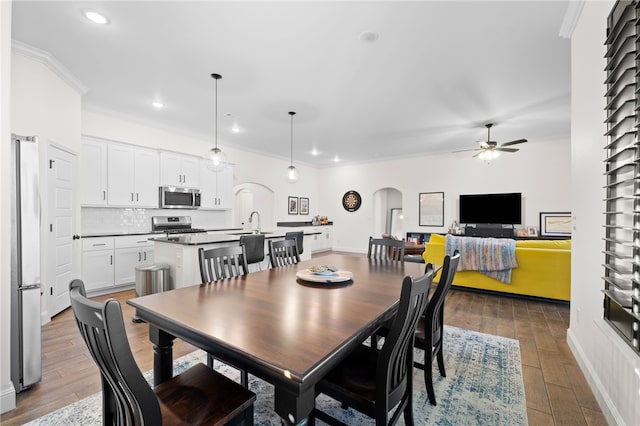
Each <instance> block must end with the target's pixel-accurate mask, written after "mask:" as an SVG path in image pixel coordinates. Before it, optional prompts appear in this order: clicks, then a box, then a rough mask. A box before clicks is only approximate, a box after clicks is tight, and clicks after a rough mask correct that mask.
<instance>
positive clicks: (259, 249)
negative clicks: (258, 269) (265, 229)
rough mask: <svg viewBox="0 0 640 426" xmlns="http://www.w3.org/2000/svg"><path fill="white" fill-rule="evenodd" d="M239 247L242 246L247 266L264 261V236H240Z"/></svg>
mask: <svg viewBox="0 0 640 426" xmlns="http://www.w3.org/2000/svg"><path fill="white" fill-rule="evenodd" d="M240 245H241V246H244V252H245V254H246V256H245V257H246V259H247V265H251V264H252V263H259V262H262V261H263V260H264V234H252V235H241V236H240Z"/></svg>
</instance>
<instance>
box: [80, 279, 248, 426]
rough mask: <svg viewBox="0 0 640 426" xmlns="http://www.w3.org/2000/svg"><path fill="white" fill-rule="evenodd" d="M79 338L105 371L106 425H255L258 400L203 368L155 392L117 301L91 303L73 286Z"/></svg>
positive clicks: (159, 386) (232, 382) (164, 384)
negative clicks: (131, 343)
mask: <svg viewBox="0 0 640 426" xmlns="http://www.w3.org/2000/svg"><path fill="white" fill-rule="evenodd" d="M69 296H70V298H71V307H72V310H73V314H74V316H75V319H76V322H77V324H78V328H79V329H80V334H81V335H82V337H83V339H84V341H85V343H86V344H87V347H88V348H89V352H90V353H91V356H92V357H93V359H94V361H95V362H96V364H97V365H98V368H99V369H100V373H101V374H100V377H101V380H102V410H103V424H105V425H111V424H112V425H177V424H179V425H199V424H212V425H222V424H246V425H249V424H251V425H252V424H253V402H254V401H255V399H256V395H255V394H254V393H253V392H251V391H249V390H248V389H245V388H243V387H242V386H240V385H239V384H237V383H235V382H234V381H233V380H230V379H228V378H227V377H225V376H224V375H222V374H220V373H217V372H215V371H213V370H211V369H209V368H207V367H205V366H204V365H203V364H201V363H198V364H196V365H194V366H193V367H191V368H189V369H188V370H186V371H185V372H183V373H181V374H179V375H177V376H175V377H173V378H172V379H170V380H168V381H166V382H164V383H162V384H160V385H158V386H156V387H155V388H153V389H152V388H151V387H150V386H149V384H148V383H147V381H146V380H145V378H144V376H143V375H142V372H141V371H140V369H139V368H138V365H137V364H136V361H135V359H134V357H133V354H132V352H131V347H130V346H129V341H128V340H127V334H126V330H125V326H124V321H123V318H122V308H121V307H120V303H119V302H118V301H117V300H115V299H108V300H107V301H105V302H104V303H97V302H94V301H92V300H89V299H87V297H86V291H85V288H84V283H83V282H82V281H81V280H78V279H76V280H73V281H71V283H70V284H69Z"/></svg>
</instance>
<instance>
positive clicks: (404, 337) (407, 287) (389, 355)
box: [376, 264, 433, 416]
mask: <svg viewBox="0 0 640 426" xmlns="http://www.w3.org/2000/svg"><path fill="white" fill-rule="evenodd" d="M432 280H433V266H432V265H431V264H428V265H427V267H426V272H425V274H424V275H422V276H421V277H418V278H416V279H412V278H411V277H408V276H407V277H405V278H404V280H403V281H402V291H401V293H400V303H399V306H398V312H397V313H396V316H395V319H394V321H393V323H392V325H391V329H390V330H389V334H388V335H387V337H386V338H385V342H384V346H383V347H382V349H381V351H380V358H379V362H378V365H377V368H378V371H377V377H378V378H379V380H380V378H384V383H380V382H378V383H377V386H376V393H377V397H376V401H378V402H380V401H386V403H387V404H388V405H387V406H386V407H385V406H382V405H383V404H377V405H376V411H378V412H379V413H380V415H381V416H382V413H387V412H388V411H389V409H390V408H393V407H394V406H395V405H396V404H397V403H399V402H400V401H401V400H402V398H403V396H404V395H405V394H406V390H407V388H409V389H411V386H412V381H411V377H412V374H411V373H412V372H413V367H412V366H413V336H414V333H415V329H416V325H417V324H418V321H419V319H420V316H421V315H422V313H423V312H424V310H425V308H426V306H427V304H428V302H429V290H430V289H431V283H432ZM378 405H380V406H378Z"/></svg>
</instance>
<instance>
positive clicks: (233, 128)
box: [231, 124, 240, 133]
mask: <svg viewBox="0 0 640 426" xmlns="http://www.w3.org/2000/svg"><path fill="white" fill-rule="evenodd" d="M231 131H232V132H233V133H240V127H238V125H237V124H235V125H234V126H233V127H232V128H231Z"/></svg>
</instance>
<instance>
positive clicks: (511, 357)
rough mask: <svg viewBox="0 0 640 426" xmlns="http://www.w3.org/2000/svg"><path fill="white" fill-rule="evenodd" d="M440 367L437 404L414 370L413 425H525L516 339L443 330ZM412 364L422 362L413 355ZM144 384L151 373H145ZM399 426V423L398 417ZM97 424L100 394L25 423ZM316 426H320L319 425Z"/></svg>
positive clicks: (265, 418) (336, 411)
mask: <svg viewBox="0 0 640 426" xmlns="http://www.w3.org/2000/svg"><path fill="white" fill-rule="evenodd" d="M444 342H445V349H444V352H445V368H446V371H447V377H440V374H439V373H438V367H437V365H435V363H434V389H435V394H436V398H437V402H438V405H437V406H435V407H434V406H432V405H430V404H429V400H428V398H427V392H426V390H425V385H424V373H423V372H422V371H421V370H417V369H414V378H415V379H414V385H413V389H414V400H413V402H414V418H415V423H416V424H417V425H510V426H515V425H526V424H527V409H526V401H525V394H524V385H523V382H522V369H521V362H520V346H519V343H518V341H517V340H513V339H507V338H503V337H498V336H492V335H488V334H482V333H476V332H473V331H468V330H463V329H460V328H456V327H449V326H446V327H445V338H444ZM415 356H416V360H422V359H423V358H424V355H423V352H422V351H416V352H415ZM197 362H204V363H206V355H205V353H204V352H202V351H195V352H193V353H191V354H189V355H185V356H183V357H181V358H179V359H177V360H176V361H175V364H174V372H175V373H176V374H178V373H179V372H181V371H184V370H185V369H187V368H189V366H191V365H193V364H194V363H197ZM216 370H218V371H219V372H221V373H223V374H225V375H227V376H229V377H231V378H232V379H234V380H238V379H239V374H238V372H237V370H235V369H233V368H230V367H228V366H226V365H224V364H222V363H220V362H217V361H216ZM145 377H146V378H147V380H148V381H149V382H151V380H152V372H151V371H148V372H146V373H145ZM249 377H250V383H249V386H250V389H251V390H252V391H253V392H255V393H256V394H257V395H258V398H257V400H256V402H255V406H254V420H255V424H256V425H261V426H276V425H280V424H281V423H280V417H279V416H278V415H277V414H276V413H275V412H274V411H273V387H272V386H271V385H270V384H268V383H266V382H264V381H262V380H260V379H258V378H255V377H254V376H251V375H250V376H249ZM316 406H318V407H319V408H320V409H321V410H322V411H326V412H327V413H329V414H330V415H332V416H334V417H337V418H338V419H340V420H341V421H343V422H344V423H346V424H348V425H354V426H359V425H371V424H373V422H372V421H371V419H369V418H368V417H366V416H363V415H361V414H360V413H358V412H357V411H354V410H352V409H348V410H343V409H342V408H340V404H339V403H337V402H336V401H334V400H332V399H330V398H328V397H326V396H324V395H320V396H319V397H318V398H317V399H316ZM399 423H400V424H404V423H403V420H402V419H401V420H400V422H399ZM101 424H102V412H101V394H100V392H98V393H96V394H94V395H92V396H89V397H87V398H85V399H83V400H81V401H78V402H75V403H73V404H70V405H68V406H66V407H63V408H61V409H59V410H56V411H54V412H52V413H49V414H47V415H45V416H43V417H40V418H38V419H36V420H34V421H32V422H30V423H27V425H31V426H35V425H43V426H44V425H46V426H54V425H61V426H62V425H65V426H68V425H82V426H87V425H96V426H99V425H101ZM317 424H322V422H320V421H318V422H317Z"/></svg>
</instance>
